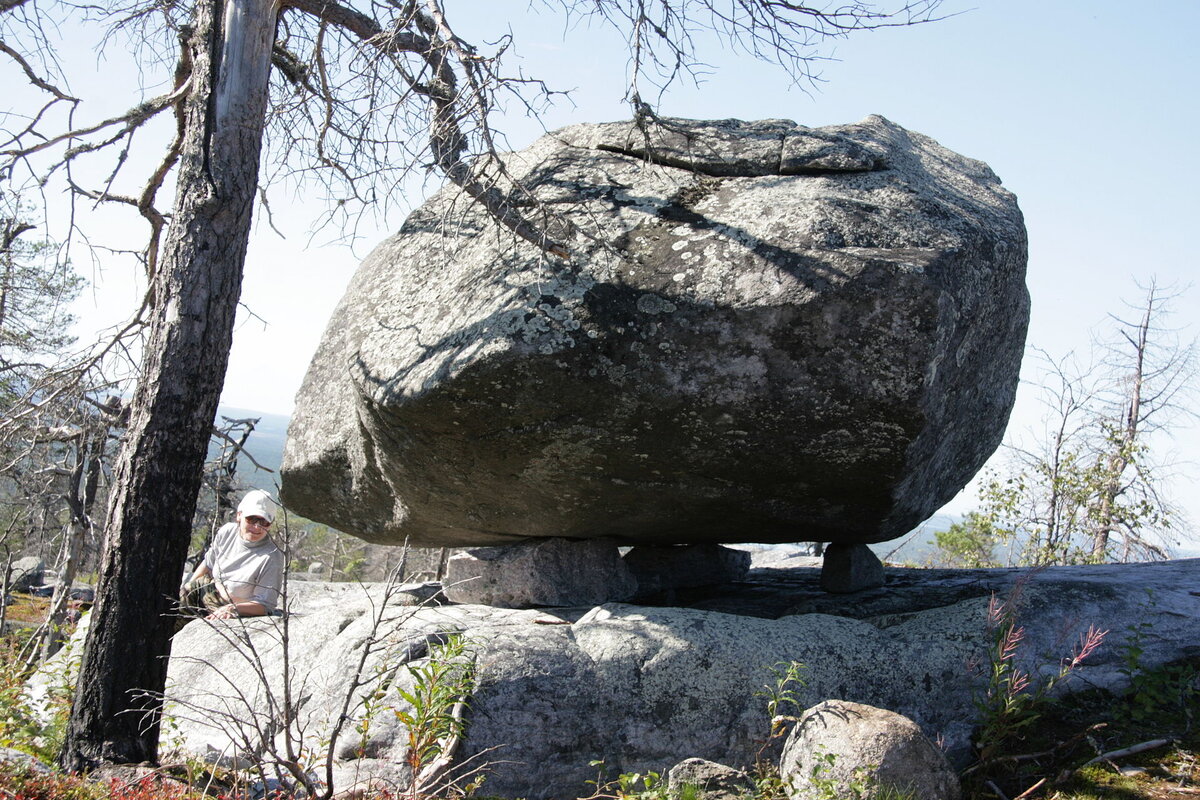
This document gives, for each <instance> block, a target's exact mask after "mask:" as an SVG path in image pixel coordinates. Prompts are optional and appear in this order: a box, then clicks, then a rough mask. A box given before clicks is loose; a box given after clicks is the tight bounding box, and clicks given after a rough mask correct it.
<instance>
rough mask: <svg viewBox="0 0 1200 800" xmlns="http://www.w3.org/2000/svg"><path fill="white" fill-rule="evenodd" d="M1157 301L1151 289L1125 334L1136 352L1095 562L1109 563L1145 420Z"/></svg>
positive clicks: (1108, 464) (1109, 463) (1103, 498)
mask: <svg viewBox="0 0 1200 800" xmlns="http://www.w3.org/2000/svg"><path fill="white" fill-rule="evenodd" d="M1156 299H1157V298H1156V297H1155V292H1154V289H1153V288H1151V290H1150V291H1149V293H1148V294H1147V297H1146V307H1145V309H1144V313H1143V314H1142V319H1141V322H1139V323H1138V325H1137V328H1136V329H1135V331H1134V336H1130V335H1129V334H1128V333H1124V332H1123V335H1124V336H1125V339H1126V340H1127V341H1128V342H1129V344H1130V345H1131V346H1132V347H1133V349H1134V361H1133V373H1132V374H1131V375H1130V376H1129V388H1128V390H1127V396H1126V403H1125V409H1124V411H1125V415H1124V416H1125V419H1124V420H1122V422H1121V427H1120V429H1119V430H1115V431H1113V434H1112V439H1113V441H1111V442H1110V443H1109V447H1110V448H1111V450H1110V452H1109V454H1108V456H1107V458H1106V459H1105V464H1104V471H1103V473H1102V474H1103V475H1104V486H1103V488H1102V490H1101V494H1100V502H1099V507H1098V509H1097V511H1096V519H1095V525H1096V528H1095V534H1094V535H1093V539H1092V559H1093V560H1095V561H1106V560H1107V558H1108V548H1109V539H1110V538H1111V537H1112V534H1113V532H1114V531H1115V530H1116V527H1117V520H1116V511H1117V497H1118V496H1119V495H1120V494H1121V476H1122V475H1124V474H1125V470H1127V469H1128V468H1129V464H1130V462H1131V461H1132V460H1133V454H1134V448H1135V447H1136V446H1137V443H1138V434H1139V431H1138V426H1139V423H1140V422H1141V419H1142V386H1143V384H1144V382H1145V375H1146V348H1147V347H1148V346H1149V338H1150V323H1151V321H1152V320H1153V319H1154V311H1155V305H1156ZM1135 337H1136V338H1135ZM1129 550H1130V548H1129V543H1128V542H1126V548H1125V555H1124V556H1123V557H1122V560H1128V558H1129Z"/></svg>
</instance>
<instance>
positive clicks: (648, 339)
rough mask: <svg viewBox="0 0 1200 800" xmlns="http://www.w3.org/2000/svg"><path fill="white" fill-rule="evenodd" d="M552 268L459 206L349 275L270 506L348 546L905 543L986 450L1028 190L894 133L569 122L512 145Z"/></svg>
mask: <svg viewBox="0 0 1200 800" xmlns="http://www.w3.org/2000/svg"><path fill="white" fill-rule="evenodd" d="M506 164H507V170H508V173H509V175H510V176H511V177H512V178H513V179H515V180H516V181H518V182H519V183H520V185H521V186H522V187H523V189H521V190H519V191H511V192H510V195H509V196H510V197H511V198H512V199H513V200H514V201H516V202H517V203H518V205H519V206H520V207H521V208H522V209H523V211H524V213H526V215H527V216H528V217H529V218H531V219H534V220H536V221H539V222H540V223H541V224H544V225H545V226H546V228H547V230H548V231H549V232H550V234H551V235H552V236H555V237H557V238H558V239H559V241H561V242H563V243H564V244H565V245H566V246H567V248H568V249H569V251H570V254H571V255H570V257H569V258H565V259H560V258H557V257H554V256H548V255H546V254H544V253H541V252H539V251H538V250H537V249H536V248H534V247H533V246H532V245H529V244H527V243H525V242H524V241H521V240H518V239H516V238H515V237H514V236H512V235H510V234H508V233H505V232H500V230H499V229H498V228H497V227H496V226H495V225H494V224H493V223H492V222H491V221H490V220H489V218H488V217H487V216H486V214H485V212H484V211H483V210H482V209H481V208H480V207H479V206H478V205H477V204H475V203H473V202H471V201H470V200H468V199H467V198H466V196H465V195H463V194H462V193H461V192H459V191H458V190H456V189H453V188H451V189H447V190H444V191H442V192H440V193H439V194H437V195H436V196H435V197H434V198H433V199H431V200H430V201H429V202H427V203H426V204H425V205H424V206H423V207H421V208H420V209H418V210H417V211H416V212H414V213H413V214H412V215H411V216H410V217H409V219H408V220H407V221H406V222H405V224H404V226H403V227H402V228H401V230H400V232H399V233H398V234H396V235H395V236H393V237H392V238H390V239H388V240H387V241H385V242H384V243H383V244H381V245H380V246H379V247H378V248H377V249H376V250H375V251H374V252H373V253H372V254H371V255H370V256H369V257H368V258H367V259H366V261H365V262H364V263H363V265H362V266H361V267H360V268H359V271H358V272H357V274H356V275H355V277H354V280H353V282H352V283H351V285H350V288H349V289H348V290H347V293H346V296H345V297H344V298H343V300H342V302H341V304H340V306H339V307H338V309H337V310H336V312H335V313H334V316H333V318H332V320H331V321H330V323H329V327H328V329H327V331H326V332H325V337H324V340H323V342H322V344H321V346H320V349H319V351H318V353H317V354H316V356H315V358H314V360H313V362H312V365H311V367H310V368H309V372H308V375H307V377H306V379H305V382H304V385H303V388H302V389H301V390H300V394H299V396H298V398H297V404H296V412H295V416H294V417H293V419H292V425H291V429H290V432H289V438H288V443H287V448H286V452H285V457H284V464H283V486H282V492H283V499H284V501H285V502H286V503H288V504H289V505H290V506H291V507H292V508H294V509H295V510H297V511H298V512H300V513H302V514H304V515H306V516H308V517H311V518H313V519H316V520H320V521H324V522H327V523H329V524H331V525H334V526H335V527H337V528H339V529H341V530H344V531H347V532H351V533H354V534H356V535H358V536H361V537H362V538H364V539H368V540H371V541H378V542H395V543H400V542H403V541H405V540H407V541H409V542H410V543H411V544H414V545H428V546H449V545H485V544H502V543H505V542H512V541H516V540H519V539H521V538H524V537H567V538H577V539H588V538H594V537H610V538H613V539H615V540H617V541H623V542H626V543H645V544H675V543H704V542H741V541H757V542H769V541H776V542H781V541H817V540H819V541H829V542H840V543H845V544H854V543H866V542H877V541H883V540H886V539H890V538H893V537H896V536H898V535H900V534H902V533H904V532H906V531H908V530H909V529H910V528H912V527H913V525H914V524H916V523H917V522H919V521H920V520H922V519H924V518H925V517H927V516H928V515H929V514H930V513H932V512H933V511H934V510H935V509H937V508H938V507H939V506H940V505H942V504H943V503H945V502H946V501H947V500H948V499H949V498H951V497H952V496H953V495H954V494H955V493H956V492H957V491H958V490H959V489H960V488H961V487H962V486H963V485H964V484H965V483H966V482H967V481H968V480H969V479H970V478H971V476H972V475H974V473H975V471H976V470H977V469H978V468H979V466H980V465H981V464H982V463H983V462H984V460H985V459H986V458H987V457H988V455H990V454H991V453H992V451H993V450H994V449H995V447H996V446H997V444H998V443H999V441H1000V437H1001V434H1002V432H1003V430H1004V427H1005V424H1006V422H1007V419H1008V414H1009V411H1010V409H1011V406H1012V401H1013V395H1014V392H1015V389H1016V385H1017V374H1018V367H1019V364H1020V360H1021V353H1022V349H1023V346H1024V338H1025V328H1026V324H1027V321H1028V313H1029V298H1028V293H1027V291H1026V289H1025V285H1024V273H1025V261H1026V237H1025V230H1024V224H1023V222H1022V218H1021V213H1020V211H1019V210H1018V208H1017V204H1016V200H1015V199H1014V197H1013V196H1012V194H1010V193H1009V192H1008V191H1006V190H1005V189H1004V188H1003V187H1002V186H1001V185H1000V181H999V179H998V178H997V177H996V176H995V175H994V174H993V173H992V171H991V170H990V169H988V167H987V166H986V165H985V164H982V163H980V162H978V161H973V160H971V159H968V158H964V157H962V156H959V155H957V154H955V153H953V152H951V151H949V150H946V149H945V148H943V147H941V146H940V145H938V144H937V143H936V142H934V141H932V140H931V139H929V138H927V137H925V136H921V135H919V134H916V133H912V132H910V131H906V130H904V129H903V128H901V127H899V126H897V125H895V124H893V123H891V122H889V121H887V120H885V119H883V118H881V117H868V118H867V119H865V120H863V121H862V122H860V123H857V124H854V125H843V126H834V127H827V128H816V129H810V128H805V127H803V126H799V125H796V124H795V123H792V122H788V121H785V120H765V121H759V122H741V121H737V120H725V121H718V122H698V121H691V120H676V119H672V120H661V121H659V122H658V123H654V124H644V125H641V126H639V125H635V124H633V123H611V124H603V125H577V126H573V127H569V128H565V129H563V130H560V131H558V132H556V133H552V134H549V135H547V136H545V137H543V138H542V139H540V140H539V141H537V142H536V143H534V144H533V145H532V146H531V147H530V148H529V149H527V150H525V151H523V152H520V153H515V154H512V155H510V156H508V157H507V161H506Z"/></svg>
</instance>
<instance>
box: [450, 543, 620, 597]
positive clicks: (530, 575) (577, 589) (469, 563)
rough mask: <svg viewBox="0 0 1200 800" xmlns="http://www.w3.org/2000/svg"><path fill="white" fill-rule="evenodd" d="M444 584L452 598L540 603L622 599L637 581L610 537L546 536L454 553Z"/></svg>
mask: <svg viewBox="0 0 1200 800" xmlns="http://www.w3.org/2000/svg"><path fill="white" fill-rule="evenodd" d="M443 586H444V593H445V595H446V597H447V599H449V600H450V601H451V602H453V603H469V604H474V605H484V606H494V607H496V608H541V607H547V606H591V605H599V604H601V603H613V602H621V601H622V600H628V599H629V598H630V597H632V596H633V594H634V592H635V590H636V589H637V582H636V581H635V580H634V578H633V576H632V575H631V574H630V573H629V569H628V568H627V567H626V566H625V562H624V561H622V560H621V554H620V552H619V551H618V550H617V546H616V544H614V543H613V542H611V541H607V540H604V539H589V540H586V541H570V540H567V539H544V540H540V541H536V542H523V543H520V544H515V545H507V546H505V547H474V548H471V549H468V550H463V551H462V552H459V553H455V554H454V555H453V556H451V557H450V560H449V562H448V563H447V565H446V579H445V581H444V582H443Z"/></svg>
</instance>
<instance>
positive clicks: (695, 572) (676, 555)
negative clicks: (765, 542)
mask: <svg viewBox="0 0 1200 800" xmlns="http://www.w3.org/2000/svg"><path fill="white" fill-rule="evenodd" d="M625 565H626V566H627V567H629V571H630V572H631V573H632V574H633V577H634V578H636V579H637V583H638V594H639V595H648V594H654V593H656V592H663V591H669V590H671V589H691V588H695V587H698V586H716V585H719V584H723V583H734V582H736V581H740V580H743V579H744V578H745V577H746V573H747V572H749V571H750V553H749V552H747V551H745V550H735V549H733V548H731V547H722V546H721V545H719V544H696V545H666V546H659V547H655V546H652V545H639V546H637V547H634V548H632V549H631V550H630V551H629V552H628V553H626V554H625Z"/></svg>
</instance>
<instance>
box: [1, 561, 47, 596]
mask: <svg viewBox="0 0 1200 800" xmlns="http://www.w3.org/2000/svg"><path fill="white" fill-rule="evenodd" d="M45 570H46V562H45V561H43V560H42V559H40V558H38V557H37V556H25V557H24V558H18V559H17V560H16V561H14V562H12V566H11V568H10V571H9V573H8V590H9V591H10V592H28V591H30V590H31V589H33V587H35V586H40V585H41V583H42V579H43V578H44V577H45Z"/></svg>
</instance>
